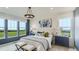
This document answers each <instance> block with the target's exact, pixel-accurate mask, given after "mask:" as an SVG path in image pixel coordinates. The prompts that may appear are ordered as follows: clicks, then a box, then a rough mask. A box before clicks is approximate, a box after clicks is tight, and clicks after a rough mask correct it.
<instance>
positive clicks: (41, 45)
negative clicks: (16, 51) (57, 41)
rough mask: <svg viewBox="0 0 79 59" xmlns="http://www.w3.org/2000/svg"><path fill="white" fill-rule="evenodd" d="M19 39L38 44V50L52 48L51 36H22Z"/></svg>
mask: <svg viewBox="0 0 79 59" xmlns="http://www.w3.org/2000/svg"><path fill="white" fill-rule="evenodd" d="M19 41H20V42H25V43H27V44H32V45H34V46H36V47H37V51H44V50H47V49H48V48H51V38H45V37H42V36H27V37H22V38H21V39H20V40H19Z"/></svg>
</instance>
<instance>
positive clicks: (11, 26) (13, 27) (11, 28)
mask: <svg viewBox="0 0 79 59" xmlns="http://www.w3.org/2000/svg"><path fill="white" fill-rule="evenodd" d="M16 35H17V21H14V20H8V37H14V36H16Z"/></svg>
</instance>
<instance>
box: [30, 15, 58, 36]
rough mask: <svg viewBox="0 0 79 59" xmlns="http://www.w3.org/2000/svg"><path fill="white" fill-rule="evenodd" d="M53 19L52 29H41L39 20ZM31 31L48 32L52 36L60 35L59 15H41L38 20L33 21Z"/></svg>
mask: <svg viewBox="0 0 79 59" xmlns="http://www.w3.org/2000/svg"><path fill="white" fill-rule="evenodd" d="M50 18H51V19H52V27H51V28H41V27H40V26H39V20H43V19H50ZM31 30H32V31H34V32H35V31H36V32H37V31H46V32H49V33H50V34H52V33H53V34H56V32H57V35H59V27H58V16H57V15H54V14H53V15H41V16H37V17H36V18H34V19H32V20H31Z"/></svg>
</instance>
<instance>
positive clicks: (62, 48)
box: [49, 45, 76, 51]
mask: <svg viewBox="0 0 79 59" xmlns="http://www.w3.org/2000/svg"><path fill="white" fill-rule="evenodd" d="M49 51H76V49H73V48H67V47H64V46H58V45H52V48H50V49H49Z"/></svg>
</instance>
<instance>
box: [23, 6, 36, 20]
mask: <svg viewBox="0 0 79 59" xmlns="http://www.w3.org/2000/svg"><path fill="white" fill-rule="evenodd" d="M24 16H25V17H26V18H27V19H33V18H34V17H35V15H33V14H32V10H31V7H28V10H27V14H25V15H24Z"/></svg>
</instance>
